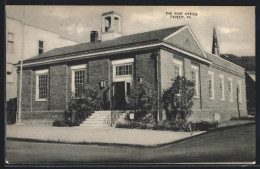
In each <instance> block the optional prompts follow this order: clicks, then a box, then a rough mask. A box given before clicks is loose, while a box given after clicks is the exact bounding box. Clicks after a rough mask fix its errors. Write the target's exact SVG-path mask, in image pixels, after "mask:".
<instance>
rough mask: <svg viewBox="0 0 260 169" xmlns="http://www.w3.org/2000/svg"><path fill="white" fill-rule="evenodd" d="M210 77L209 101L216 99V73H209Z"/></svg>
mask: <svg viewBox="0 0 260 169" xmlns="http://www.w3.org/2000/svg"><path fill="white" fill-rule="evenodd" d="M208 75H209V77H208V85H209V86H208V88H209V89H208V90H209V99H214V73H213V72H208Z"/></svg>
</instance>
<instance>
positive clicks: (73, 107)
mask: <svg viewBox="0 0 260 169" xmlns="http://www.w3.org/2000/svg"><path fill="white" fill-rule="evenodd" d="M102 107H103V101H102V92H101V91H100V90H99V88H98V86H91V85H89V84H86V85H85V87H83V88H82V89H81V92H80V93H79V96H78V97H75V98H74V99H72V100H71V101H70V102H69V106H68V110H66V111H65V112H64V118H65V122H66V123H69V121H71V122H72V124H73V125H79V124H80V123H81V122H82V121H84V120H85V118H87V117H88V116H90V115H91V114H92V113H93V112H94V111H96V110H100V109H102ZM73 115H74V117H75V119H74V120H73V121H72V116H73Z"/></svg>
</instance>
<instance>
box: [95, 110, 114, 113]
mask: <svg viewBox="0 0 260 169" xmlns="http://www.w3.org/2000/svg"><path fill="white" fill-rule="evenodd" d="M94 113H95V114H99V113H111V111H110V110H106V111H95V112H94Z"/></svg>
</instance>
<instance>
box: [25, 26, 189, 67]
mask: <svg viewBox="0 0 260 169" xmlns="http://www.w3.org/2000/svg"><path fill="white" fill-rule="evenodd" d="M183 27H185V25H182V26H177V27H170V28H165V29H160V30H155V31H149V32H144V33H138V34H133V35H127V36H121V37H118V38H116V39H113V40H107V41H97V42H88V43H82V44H77V45H72V46H67V47H61V48H56V49H53V50H50V51H48V52H45V53H42V54H40V55H37V56H35V57H32V58H30V59H27V60H25V61H24V62H30V61H33V60H37V59H39V58H41V59H42V58H51V57H54V56H58V55H64V57H66V55H67V54H72V53H82V52H89V51H95V50H100V49H109V48H113V47H124V46H129V45H134V44H137V43H144V42H149V41H162V40H163V39H164V38H166V37H167V36H169V35H171V34H172V33H174V32H176V31H178V30H180V29H181V28H183Z"/></svg>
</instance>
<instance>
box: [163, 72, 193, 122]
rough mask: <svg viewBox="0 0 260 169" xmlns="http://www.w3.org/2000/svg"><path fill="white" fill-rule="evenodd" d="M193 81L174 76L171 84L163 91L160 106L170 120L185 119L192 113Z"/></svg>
mask: <svg viewBox="0 0 260 169" xmlns="http://www.w3.org/2000/svg"><path fill="white" fill-rule="evenodd" d="M194 94H195V89H194V83H193V82H191V81H190V80H187V79H186V78H185V77H180V76H178V77H176V78H175V79H174V81H173V83H172V86H171V87H170V88H169V89H167V90H165V91H164V92H163V96H162V106H163V109H164V110H165V112H166V118H167V119H168V120H170V121H173V122H176V121H183V122H184V121H186V120H187V117H189V116H190V115H191V114H192V110H191V108H192V106H193V102H194V99H193V98H194Z"/></svg>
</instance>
